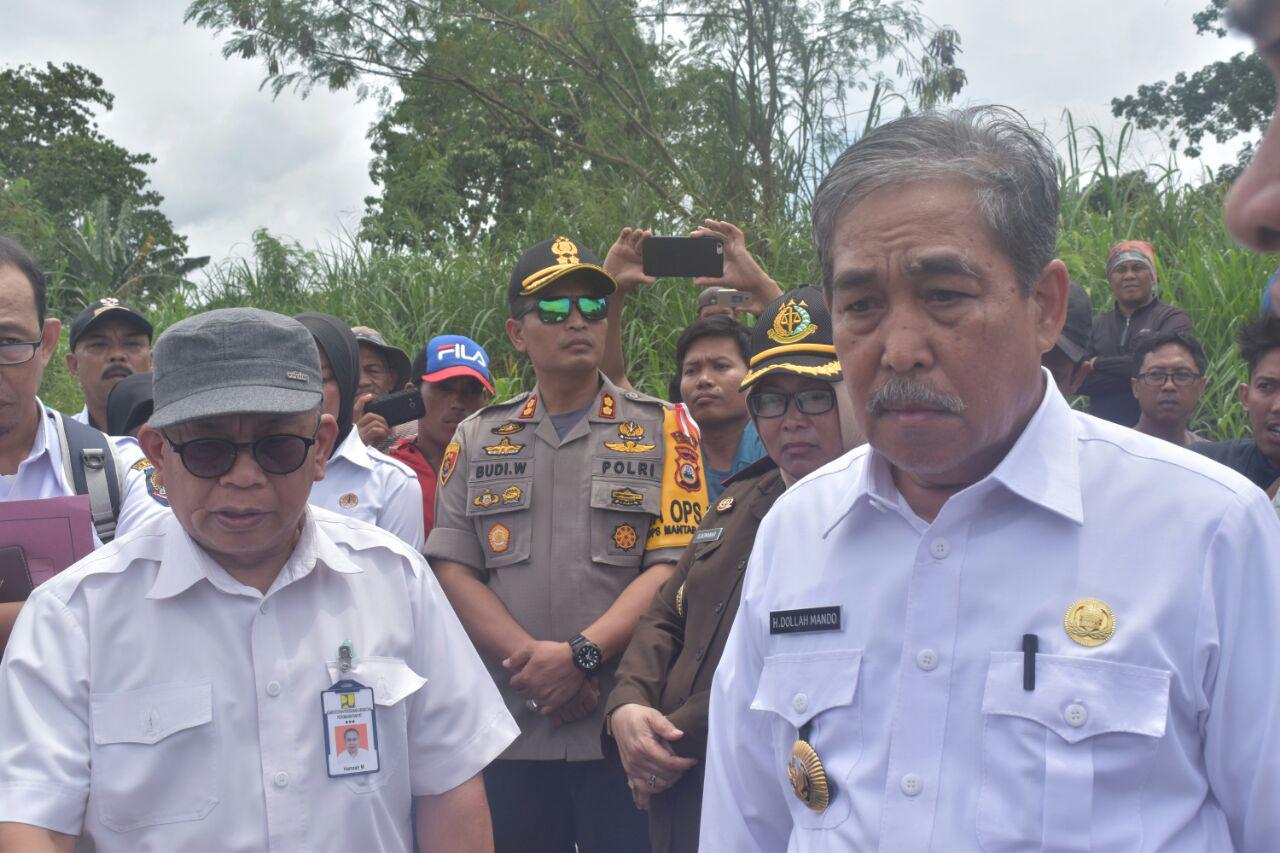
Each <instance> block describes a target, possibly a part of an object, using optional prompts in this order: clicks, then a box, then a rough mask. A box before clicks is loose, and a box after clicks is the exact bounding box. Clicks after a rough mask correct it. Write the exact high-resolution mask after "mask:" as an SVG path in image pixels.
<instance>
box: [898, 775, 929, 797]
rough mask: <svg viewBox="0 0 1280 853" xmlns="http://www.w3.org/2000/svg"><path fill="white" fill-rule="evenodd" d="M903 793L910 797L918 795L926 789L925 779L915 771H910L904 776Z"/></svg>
mask: <svg viewBox="0 0 1280 853" xmlns="http://www.w3.org/2000/svg"><path fill="white" fill-rule="evenodd" d="M899 784H901V785H902V793H904V794H906V795H907V796H908V797H914V796H917V795H918V794H919V793H920V791H922V790H923V789H924V780H923V779H921V778H920V777H919V776H918V775H916V774H915V773H908V774H906V775H905V776H903V777H902V782H900V783H899Z"/></svg>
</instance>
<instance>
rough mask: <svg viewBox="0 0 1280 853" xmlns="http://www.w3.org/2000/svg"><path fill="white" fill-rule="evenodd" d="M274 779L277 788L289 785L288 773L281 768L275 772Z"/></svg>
mask: <svg viewBox="0 0 1280 853" xmlns="http://www.w3.org/2000/svg"><path fill="white" fill-rule="evenodd" d="M274 781H275V783H276V787H277V788H287V787H289V774H288V773H286V772H284V771H283V770H281V771H280V772H279V773H277V774H276V778H275V779H274Z"/></svg>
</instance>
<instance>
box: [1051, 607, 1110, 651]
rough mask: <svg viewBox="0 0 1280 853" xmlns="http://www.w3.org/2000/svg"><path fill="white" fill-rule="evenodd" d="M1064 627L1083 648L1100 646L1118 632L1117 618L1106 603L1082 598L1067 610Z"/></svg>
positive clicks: (1068, 634) (1063, 621)
mask: <svg viewBox="0 0 1280 853" xmlns="http://www.w3.org/2000/svg"><path fill="white" fill-rule="evenodd" d="M1062 625H1063V627H1064V628H1066V629H1067V636H1068V637H1070V638H1071V639H1073V640H1075V641H1076V642H1077V643H1079V644H1080V645H1082V646H1100V645H1102V644H1103V643H1105V642H1106V641H1107V640H1110V639H1111V635H1112V634H1114V633H1115V632H1116V616H1115V614H1114V613H1112V612H1111V608H1110V607H1108V606H1107V603H1106V602H1105V601H1099V600H1098V599H1096V598H1082V599H1080V600H1079V601H1077V602H1076V603H1074V604H1072V605H1071V606H1070V607H1068V608H1067V615H1066V618H1064V619H1063V620H1062Z"/></svg>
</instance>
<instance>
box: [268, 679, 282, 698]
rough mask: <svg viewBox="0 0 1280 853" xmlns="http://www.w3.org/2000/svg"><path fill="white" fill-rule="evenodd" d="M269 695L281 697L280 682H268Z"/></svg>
mask: <svg viewBox="0 0 1280 853" xmlns="http://www.w3.org/2000/svg"><path fill="white" fill-rule="evenodd" d="M267 695H268V696H279V695H280V682H278V681H268V682H267Z"/></svg>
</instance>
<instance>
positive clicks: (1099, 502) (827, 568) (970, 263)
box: [701, 108, 1280, 851]
mask: <svg viewBox="0 0 1280 853" xmlns="http://www.w3.org/2000/svg"><path fill="white" fill-rule="evenodd" d="M1057 212H1058V211H1057V175H1056V173H1055V168H1054V159H1053V154H1052V148H1051V147H1050V146H1049V144H1048V143H1047V141H1046V140H1045V139H1044V138H1043V137H1042V136H1041V135H1040V134H1038V133H1037V132H1035V131H1033V130H1032V129H1031V128H1029V127H1028V126H1027V124H1026V122H1025V121H1024V120H1023V119H1022V118H1021V117H1020V116H1017V115H1016V114H1013V113H1010V112H1008V111H1004V110H1000V109H995V108H974V109H971V110H965V111H957V112H952V113H939V114H924V115H919V116H912V117H908V118H904V119H900V120H898V121H895V122H891V123H889V124H887V125H884V126H882V127H880V128H878V129H876V130H875V131H872V132H871V133H869V134H867V135H866V136H865V137H863V138H862V139H861V140H860V141H859V142H858V143H856V144H855V145H853V146H852V147H851V148H850V149H849V150H848V151H846V152H845V153H844V154H843V155H842V156H841V157H840V159H839V160H837V161H836V163H835V165H834V166H833V167H832V169H831V171H830V173H829V174H828V175H827V177H826V178H825V180H824V181H823V184H822V186H821V187H820V189H819V192H818V194H817V196H816V197H815V201H814V208H813V219H814V237H815V242H816V244H817V247H818V253H819V260H820V261H821V264H822V269H823V278H824V284H825V287H826V289H827V296H828V299H829V301H830V303H831V313H832V322H833V324H834V329H835V346H836V352H837V355H838V356H839V358H840V362H841V366H842V369H843V374H844V382H845V384H846V387H847V389H848V391H849V393H850V396H851V397H852V399H853V401H854V407H855V411H857V412H858V416H859V419H860V426H861V427H862V428H863V430H864V432H865V433H866V435H867V439H868V442H869V446H868V447H864V448H860V449H858V450H855V451H853V452H851V453H849V454H846V455H845V456H843V457H841V458H840V459H838V460H836V461H835V462H833V463H831V464H829V465H827V466H825V467H824V468H821V469H819V470H818V471H816V472H814V473H813V474H812V475H810V476H809V477H808V478H806V479H805V480H803V481H801V482H800V483H798V484H796V485H795V486H794V487H793V488H792V489H790V490H788V491H787V492H786V493H785V494H784V495H783V496H782V497H781V498H779V499H778V501H777V503H776V504H775V505H774V507H773V509H772V511H771V512H770V513H769V515H768V516H767V517H766V518H765V520H764V522H763V524H762V525H761V527H760V531H759V533H758V535H757V537H756V543H755V547H754V549H753V551H752V555H751V560H750V563H749V565H748V568H747V574H746V578H745V579H744V583H743V592H742V602H741V606H740V609H739V611H738V616H737V620H736V621H735V623H734V627H733V630H732V632H731V634H730V637H729V640H728V645H727V648H726V650H725V652H724V656H723V657H722V659H721V662H720V665H719V668H718V669H717V671H716V676H715V681H714V684H713V687H712V696H711V716H710V738H709V741H710V742H709V746H708V756H707V767H706V781H705V795H704V799H703V812H702V831H701V844H702V849H703V850H705V851H720V850H732V851H749V850H767V851H776V850H784V849H788V850H792V851H800V850H853V849H857V850H869V849H882V850H924V849H937V850H967V849H975V848H979V847H981V848H985V849H988V850H991V849H998V850H1040V849H1094V850H1138V849H1144V850H1145V849H1152V850H1154V849H1168V848H1176V849H1195V850H1229V849H1232V848H1233V847H1234V848H1236V849H1263V848H1266V847H1269V846H1270V845H1272V844H1274V839H1275V838H1276V837H1277V836H1280V810H1277V809H1276V808H1275V803H1276V792H1277V791H1278V790H1280V764H1277V763H1276V761H1275V758H1274V756H1275V755H1276V754H1277V750H1280V719H1278V718H1277V715H1276V714H1275V713H1274V709H1275V708H1276V707H1280V650H1277V648H1276V644H1275V643H1274V642H1272V640H1271V639H1270V638H1271V637H1272V635H1273V633H1274V621H1275V614H1276V613H1277V612H1280V585H1278V584H1277V577H1276V567H1277V555H1278V554H1280V526H1278V525H1277V524H1276V521H1275V517H1274V514H1272V512H1271V510H1270V507H1269V506H1268V504H1267V501H1266V498H1265V496H1264V495H1263V493H1262V492H1261V491H1260V490H1259V489H1257V488H1256V487H1255V486H1253V485H1252V484H1250V483H1248V482H1247V481H1246V480H1244V479H1243V478H1242V477H1239V476H1238V475H1236V474H1235V473H1234V472H1231V471H1229V470H1227V469H1226V468H1223V467H1222V466H1218V465H1214V464H1207V463H1206V462H1205V461H1204V460H1203V459H1200V458H1197V456H1196V454H1193V453H1190V452H1188V451H1185V450H1183V449H1181V448H1178V447H1174V446H1173V445H1170V444H1168V443H1167V442H1162V441H1159V440H1157V439H1153V438H1151V437H1149V436H1144V435H1141V434H1139V433H1136V432H1133V431H1131V430H1127V429H1123V428H1119V427H1116V426H1114V425H1112V424H1109V423H1106V422H1103V421H1100V420H1098V419H1096V418H1093V417H1090V416H1088V415H1085V414H1081V413H1075V412H1072V411H1071V410H1070V409H1069V408H1068V406H1067V404H1066V402H1065V400H1064V399H1063V398H1062V396H1061V394H1060V393H1059V392H1058V391H1057V389H1056V388H1055V386H1054V384H1053V382H1052V381H1051V379H1050V377H1049V374H1048V372H1047V371H1045V370H1043V369H1042V368H1041V367H1040V364H1039V362H1040V356H1041V354H1042V353H1043V352H1045V351H1046V350H1048V349H1049V348H1050V347H1052V346H1053V345H1054V342H1055V341H1056V340H1057V337H1058V333H1059V330H1060V329H1061V327H1062V325H1063V320H1064V315H1065V311H1066V305H1067V292H1068V287H1067V272H1066V269H1065V267H1064V266H1063V264H1062V262H1061V261H1059V260H1056V259H1055V258H1054V251H1055V244H1056V238H1057V234H1056V222H1057Z"/></svg>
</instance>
